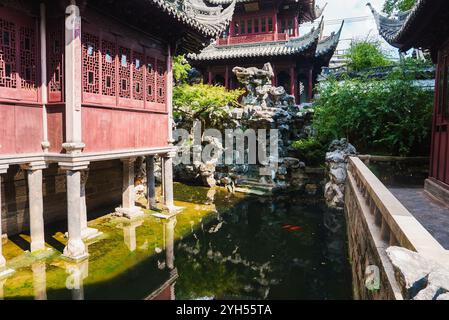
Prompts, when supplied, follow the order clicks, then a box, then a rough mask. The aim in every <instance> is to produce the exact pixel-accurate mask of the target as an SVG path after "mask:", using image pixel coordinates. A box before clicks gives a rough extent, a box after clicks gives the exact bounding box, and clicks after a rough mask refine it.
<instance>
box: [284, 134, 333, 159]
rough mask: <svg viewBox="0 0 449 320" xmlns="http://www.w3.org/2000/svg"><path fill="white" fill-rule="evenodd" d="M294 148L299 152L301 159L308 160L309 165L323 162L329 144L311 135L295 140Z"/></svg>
mask: <svg viewBox="0 0 449 320" xmlns="http://www.w3.org/2000/svg"><path fill="white" fill-rule="evenodd" d="M292 148H293V149H295V150H297V151H298V152H299V156H300V158H301V159H304V160H306V161H307V163H306V164H307V165H317V164H322V163H323V159H324V156H325V154H326V149H327V145H324V144H323V143H322V142H321V141H319V140H318V139H316V138H315V137H309V138H306V139H301V140H297V141H294V142H293V143H292Z"/></svg>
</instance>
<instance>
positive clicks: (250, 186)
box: [235, 178, 275, 196]
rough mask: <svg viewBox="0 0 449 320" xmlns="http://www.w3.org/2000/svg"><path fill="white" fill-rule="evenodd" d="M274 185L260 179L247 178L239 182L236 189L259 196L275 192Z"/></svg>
mask: <svg viewBox="0 0 449 320" xmlns="http://www.w3.org/2000/svg"><path fill="white" fill-rule="evenodd" d="M274 187H275V186H274V185H273V184H271V183H263V182H260V181H259V179H255V178H247V179H244V180H242V181H240V182H239V184H238V186H237V187H236V188H235V191H237V192H242V193H247V194H253V195H258V196H269V195H271V194H272V193H273V189H274Z"/></svg>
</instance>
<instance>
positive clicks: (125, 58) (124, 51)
mask: <svg viewBox="0 0 449 320" xmlns="http://www.w3.org/2000/svg"><path fill="white" fill-rule="evenodd" d="M118 59H119V68H118V70H119V71H118V72H119V83H118V87H119V97H120V98H128V99H129V98H131V89H130V86H131V61H130V60H131V50H130V49H128V48H125V47H120V48H119V56H118Z"/></svg>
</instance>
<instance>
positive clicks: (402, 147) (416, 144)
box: [313, 72, 433, 156]
mask: <svg viewBox="0 0 449 320" xmlns="http://www.w3.org/2000/svg"><path fill="white" fill-rule="evenodd" d="M318 91H319V99H318V100H317V101H316V109H315V118H314V124H313V125H314V128H315V130H316V132H317V139H318V140H320V141H321V142H322V143H324V142H327V143H328V142H330V141H331V140H333V139H337V138H342V137H346V138H347V139H348V140H349V141H350V142H351V143H352V144H354V145H355V146H356V148H357V149H358V151H359V152H364V153H381V154H390V155H403V156H407V155H425V154H428V146H429V145H430V143H429V139H430V130H431V118H432V104H433V91H431V90H428V89H426V88H422V87H420V86H418V85H417V84H415V83H414V82H413V81H412V80H411V79H408V78H406V75H405V74H404V73H403V72H397V73H393V74H392V75H391V76H390V78H388V79H387V80H368V79H347V80H345V81H341V82H338V81H336V80H334V79H330V80H328V81H326V82H324V83H322V84H321V85H320V86H319V89H318Z"/></svg>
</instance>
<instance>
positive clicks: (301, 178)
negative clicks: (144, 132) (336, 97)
mask: <svg viewBox="0 0 449 320" xmlns="http://www.w3.org/2000/svg"><path fill="white" fill-rule="evenodd" d="M233 72H234V73H235V75H236V77H237V79H238V80H239V82H240V83H241V84H243V85H244V86H245V88H246V94H245V95H244V97H243V98H242V101H241V105H242V106H243V107H237V108H232V107H230V106H224V107H223V110H224V111H225V112H226V113H227V115H225V116H224V117H223V119H227V118H229V120H228V121H224V122H223V123H219V127H217V128H216V129H218V130H220V131H224V129H227V128H230V129H236V128H239V129H242V130H246V129H254V130H258V129H265V130H267V131H266V132H267V142H268V141H269V138H270V136H269V135H270V131H269V130H270V129H278V131H277V133H278V152H279V158H280V159H282V160H278V161H279V163H278V164H277V165H278V168H279V170H280V171H279V172H278V173H277V174H276V173H274V172H271V174H270V179H271V182H274V183H275V184H278V185H279V186H282V187H285V186H301V188H303V187H304V186H305V185H306V184H307V183H308V182H309V181H307V178H308V176H307V174H305V173H304V170H303V169H304V168H305V165H306V164H305V163H304V161H301V160H306V159H298V158H297V156H298V154H297V151H296V150H294V149H293V148H291V145H292V142H293V141H296V140H299V139H304V138H307V137H309V136H310V135H312V134H313V128H312V126H311V121H312V116H313V109H312V108H311V104H301V105H299V106H298V105H296V103H295V99H294V97H293V96H291V95H289V94H288V93H287V92H286V90H285V88H283V87H275V86H273V85H272V78H273V76H274V73H273V69H272V67H271V65H270V64H269V63H267V64H265V65H264V67H263V68H262V69H258V68H254V67H250V68H242V67H235V68H233ZM191 76H192V77H191V78H195V77H196V75H195V74H192V75H191ZM302 88H303V87H302ZM181 111H183V110H182V109H181ZM181 113H183V114H185V115H184V118H178V119H177V121H176V127H177V128H184V129H187V130H191V128H192V123H194V119H192V118H191V116H190V113H189V110H185V112H181ZM191 135H192V134H191ZM191 138H192V139H191V140H190V141H192V140H193V135H192V137H191ZM203 140H204V137H203ZM205 142H206V141H205V140H204V141H203V143H205ZM207 142H208V143H209V144H211V143H212V144H213V145H214V146H215V145H216V146H217V147H219V148H222V147H223V146H222V145H221V144H220V143H219V141H207ZM183 147H185V148H186V149H187V148H188V149H189V150H190V148H191V147H192V146H191V143H187V144H185V146H184V145H183V146H180V148H183ZM180 150H181V149H180ZM181 151H182V150H181ZM260 151H261V152H263V151H264V150H262V149H259V150H258V152H260ZM246 152H247V151H245V153H246ZM246 155H247V154H245V157H246ZM203 161H204V160H203ZM215 166H216V167H215V169H212V168H206V167H204V166H200V165H199V164H193V165H184V164H181V165H177V166H176V167H175V170H174V173H175V179H177V180H181V181H192V182H197V183H201V184H203V185H206V186H212V185H215V184H216V183H217V181H218V183H219V184H221V185H226V182H225V181H222V178H223V177H228V178H230V179H231V180H232V181H233V182H235V183H236V184H237V182H238V180H239V179H241V177H242V175H246V176H250V177H251V176H252V175H256V174H257V175H258V174H259V172H260V171H259V169H260V166H248V165H237V164H230V165H229V164H226V165H220V164H218V163H215ZM273 167H274V166H273ZM297 172H300V174H296V173H297ZM264 174H265V173H264ZM293 177H294V178H293ZM313 182H315V181H313ZM228 184H229V183H228Z"/></svg>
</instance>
